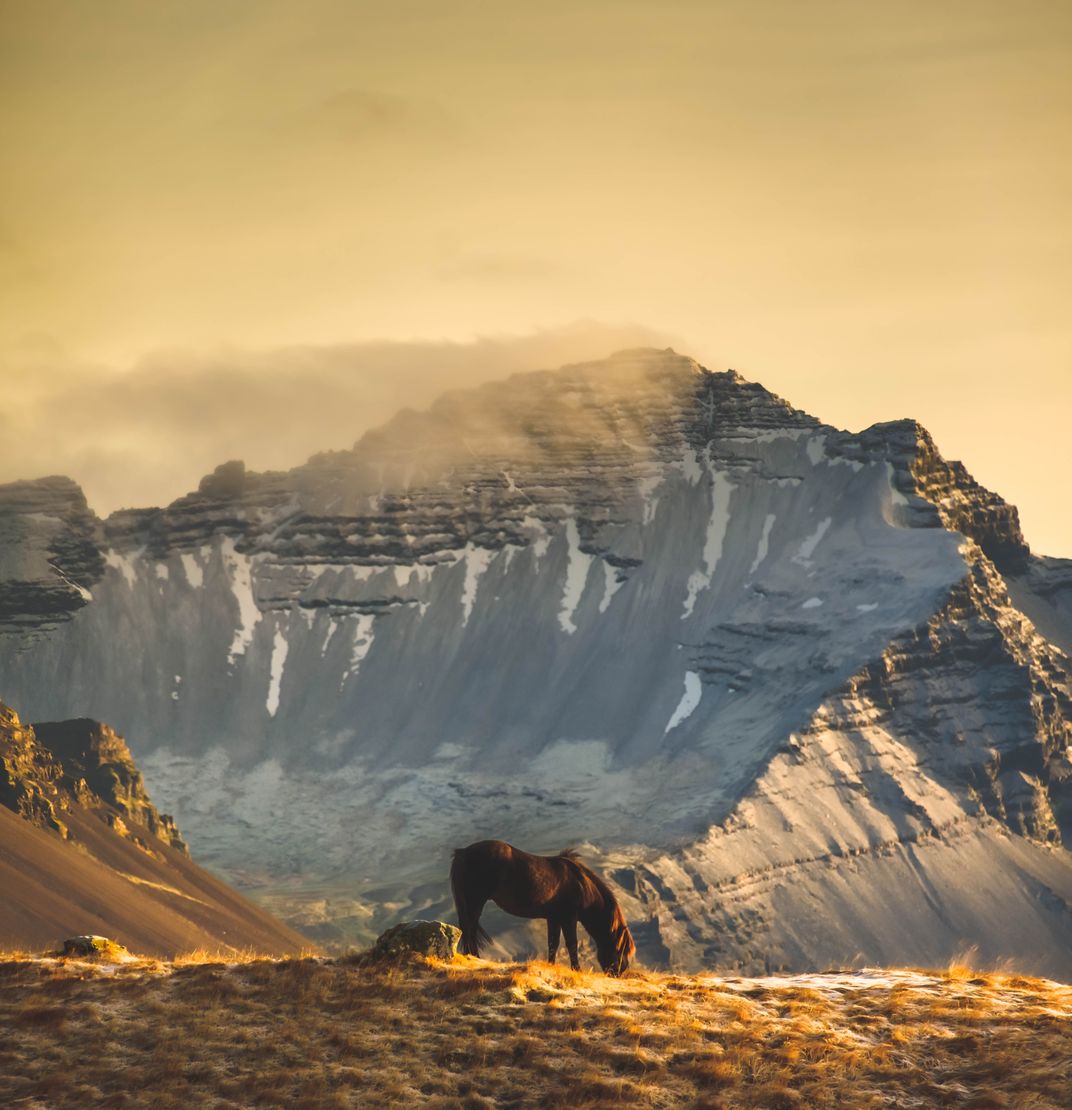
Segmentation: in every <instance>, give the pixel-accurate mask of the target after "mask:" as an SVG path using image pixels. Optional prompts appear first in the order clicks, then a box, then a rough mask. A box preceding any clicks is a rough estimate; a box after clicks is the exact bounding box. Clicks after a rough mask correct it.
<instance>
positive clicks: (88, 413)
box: [0, 0, 1072, 556]
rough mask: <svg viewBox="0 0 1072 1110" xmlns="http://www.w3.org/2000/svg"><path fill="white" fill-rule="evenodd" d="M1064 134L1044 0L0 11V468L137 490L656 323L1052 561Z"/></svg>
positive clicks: (133, 494)
mask: <svg viewBox="0 0 1072 1110" xmlns="http://www.w3.org/2000/svg"><path fill="white" fill-rule="evenodd" d="M1070 119H1072V3H1069V2H1068V0H1018V2H1017V3H1009V2H1008V0H1002V2H1000V3H997V2H991V0H926V2H915V0H891V2H888V3H879V2H873V3H872V2H870V0H706V2H675V0H662V2H655V0H650V2H645V3H634V2H629V0H615V2H605V3H604V2H592V0H571V2H570V3H563V2H559V0H543V2H541V3H522V2H514V0H498V2H491V0H486V2H479V3H478V2H465V0H392V2H390V3H388V2H383V3H362V2H360V0H345V2H344V0H302V2H298V0H288V2H285V3H284V2H279V0H138V2H123V0H67V2H65V3H57V2H53V0H15V2H11V0H0V163H2V164H0V180H2V185H0V203H2V209H0V305H2V309H0V374H2V375H3V385H4V397H5V402H4V404H3V405H2V406H0V480H2V479H8V478H14V477H30V476H34V475H36V474H39V473H42V472H54V471H67V472H69V473H71V475H72V476H73V477H75V478H76V479H78V480H80V481H82V482H83V484H84V485H85V486H86V488H87V491H88V492H89V494H90V498H91V501H92V503H93V504H94V506H95V507H96V508H97V509H98V510H101V511H103V510H108V509H110V508H114V507H116V506H117V505H118V504H129V503H132V502H133V503H139V502H145V501H147V500H148V501H159V500H162V499H166V498H170V497H173V496H175V495H177V494H178V493H180V492H182V491H183V490H185V489H187V488H190V487H191V486H193V485H194V484H195V483H196V480H197V477H198V476H199V475H200V474H201V473H203V472H204V471H205V470H207V469H209V468H210V467H211V465H212V464H213V463H214V462H215V461H219V459H220V458H222V457H225V456H242V457H245V458H246V460H247V462H248V463H249V464H250V465H252V466H268V465H271V466H282V465H290V464H293V463H297V462H300V461H302V460H303V458H304V456H305V455H307V454H309V453H310V452H311V451H313V450H316V449H318V448H329V447H343V446H348V445H349V444H350V443H351V442H352V441H353V440H354V439H355V438H357V436H358V434H360V432H361V431H362V430H364V428H366V427H367V426H369V425H370V424H371V423H376V422H378V421H379V420H382V419H383V418H384V417H385V416H386V415H388V414H389V412H390V410H391V408H392V407H393V406H394V405H395V404H398V403H403V402H404V403H410V404H412V403H414V402H415V401H417V402H419V401H420V400H422V399H424V398H427V399H430V397H431V394H433V393H434V392H436V391H437V390H438V389H439V388H441V387H448V386H452V385H457V384H468V383H469V382H471V381H477V380H484V379H486V378H487V377H491V376H497V370H496V369H495V367H494V366H493V365H492V364H493V362H494V360H495V358H499V359H500V361H501V363H502V366H503V369H504V370H513V369H518V368H524V367H526V366H528V365H530V364H531V365H533V368H536V366H539V365H543V363H541V362H539V361H535V360H537V359H542V358H546V359H550V358H551V357H552V356H553V357H554V358H556V359H559V361H566V360H567V359H569V358H571V357H589V356H593V355H595V354H598V353H600V345H601V344H602V343H603V342H604V341H606V342H607V348H606V352H605V353H610V350H611V348H612V346H613V345H614V342H616V341H617V339H618V338H620V337H621V336H626V337H629V336H632V335H634V334H638V335H639V334H642V333H643V330H644V329H651V332H652V334H654V335H657V336H658V337H660V338H661V337H662V336H667V335H668V336H672V337H673V338H674V343H675V346H677V347H678V349H680V350H682V351H684V352H685V353H688V354H692V355H694V356H695V357H698V358H700V360H701V361H703V362H705V363H706V364H707V365H709V366H711V367H712V368H723V367H726V366H733V367H735V368H736V369H738V370H739V371H740V372H741V373H743V374H744V375H745V376H746V377H749V378H752V379H755V380H758V381H761V382H763V383H764V384H765V385H767V386H768V387H769V388H771V389H773V390H775V391H776V392H778V393H780V394H782V395H783V396H785V397H786V398H787V399H789V400H791V401H792V402H793V403H794V404H796V405H798V406H799V407H801V408H804V409H806V410H808V411H809V412H811V413H813V414H814V415H816V416H818V417H820V418H821V419H823V420H826V421H829V422H831V423H834V424H837V425H839V426H841V427H848V428H853V429H857V428H861V427H864V426H866V425H867V424H870V423H872V422H874V421H876V420H885V419H893V418H897V417H901V416H909V415H910V416H915V417H916V418H917V419H919V420H920V421H921V422H922V423H924V424H925V425H926V426H927V427H928V428H929V429H930V430H931V432H932V433H933V435H934V436H935V438H936V440H937V442H938V445H939V448H940V449H941V450H942V452H943V453H944V454H946V455H947V456H948V457H959V458H962V459H963V461H964V462H965V463H966V465H967V466H968V467H969V469H970V470H971V471H972V472H973V473H974V474H975V476H976V477H977V478H978V479H979V480H980V481H982V482H983V483H984V484H987V485H989V486H991V487H992V488H994V489H996V490H997V491H998V492H1000V493H1001V494H1002V495H1003V496H1005V497H1007V498H1008V499H1009V500H1012V501H1013V502H1014V503H1016V504H1017V505H1019V507H1020V509H1021V512H1022V516H1023V520H1024V525H1025V531H1026V534H1027V538H1028V540H1029V542H1030V543H1031V544H1032V546H1033V547H1034V548H1035V550H1037V551H1041V552H1043V553H1052V554H1062V555H1068V556H1072V515H1070V514H1069V512H1068V507H1069V496H1068V493H1067V488H1068V481H1069V458H1070V450H1069V446H1068V441H1069V422H1070V418H1072V313H1070V312H1069V307H1068V303H1069V291H1070V285H1072V282H1070V277H1072V227H1070V222H1069V215H1070V208H1072V200H1070V198H1072V172H1070V170H1072V143H1070V141H1069V139H1070V126H1069V125H1070ZM579 320H588V321H591V320H596V321H602V322H604V323H603V325H602V326H595V325H593V326H587V325H577V324H576V323H575V322H576V321H579ZM568 325H571V326H568ZM563 329H565V330H563ZM510 336H518V337H522V338H520V339H517V340H516V341H512V340H510V339H509V338H508V337H510ZM480 337H493V338H492V339H490V340H488V339H484V340H483V341H481V340H480ZM382 340H392V341H395V342H394V343H393V344H389V345H387V346H384V345H383V344H382V343H379V342H373V341H382ZM469 344H472V346H471V348H470V347H469V346H468V345H469ZM618 345H621V344H618ZM374 356H375V357H374ZM469 356H471V359H469ZM559 356H561V357H560V358H559ZM377 358H378V359H379V362H377ZM547 364H550V363H547ZM379 366H385V367H386V369H382V370H381V369H378V367H379ZM318 389H320V390H324V391H325V394H324V395H325V397H326V402H327V403H326V404H325V405H324V406H322V407H321V408H320V409H319V410H318V408H317V406H316V405H315V404H314V403H313V399H312V397H313V395H314V394H315V392H316V390H318ZM296 413H297V414H298V415H297V416H295V415H294V414H296ZM288 422H289V424H290V425H291V426H288V427H285V426H286V425H288Z"/></svg>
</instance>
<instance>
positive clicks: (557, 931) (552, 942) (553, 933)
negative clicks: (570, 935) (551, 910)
mask: <svg viewBox="0 0 1072 1110" xmlns="http://www.w3.org/2000/svg"><path fill="white" fill-rule="evenodd" d="M561 936H562V926H561V925H560V924H559V922H558V921H556V920H555V919H554V918H553V917H549V918H548V919H547V962H548V963H549V964H553V963H554V962H555V957H556V956H557V955H558V942H559V939H560V937H561Z"/></svg>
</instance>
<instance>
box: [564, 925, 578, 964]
mask: <svg viewBox="0 0 1072 1110" xmlns="http://www.w3.org/2000/svg"><path fill="white" fill-rule="evenodd" d="M562 935H563V936H564V937H565V938H566V951H567V952H568V953H569V965H570V967H572V968H573V970H574V971H580V970H581V961H580V960H579V959H578V958H577V918H575V917H574V918H571V919H569V920H567V921H563V922H562Z"/></svg>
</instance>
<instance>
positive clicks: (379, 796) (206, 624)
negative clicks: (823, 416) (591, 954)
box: [0, 349, 1072, 978]
mask: <svg viewBox="0 0 1072 1110" xmlns="http://www.w3.org/2000/svg"><path fill="white" fill-rule="evenodd" d="M891 415H898V416H899V415H900V414H891ZM328 446H331V445H328V444H325V447H328ZM0 538H2V539H3V541H4V542H3V543H0V626H2V634H0V674H2V675H3V678H4V682H5V684H6V689H7V690H8V691H9V692H8V695H7V696H10V697H12V698H14V699H16V703H17V704H18V705H19V706H20V707H22V708H24V709H25V711H26V712H27V713H28V714H29V715H30V716H31V717H32V718H35V719H55V718H63V717H70V716H73V715H75V714H79V715H81V714H90V715H92V716H93V717H96V718H98V719H102V720H108V721H111V722H113V723H114V724H115V725H116V727H117V728H119V729H120V731H122V732H124V734H125V735H128V736H129V737H131V740H132V743H134V744H135V745H136V749H137V750H136V753H135V754H136V756H137V760H138V764H139V766H140V767H141V768H142V770H143V771H144V773H145V775H146V778H147V780H148V782H149V783H150V785H151V787H152V791H153V794H154V796H155V797H157V798H159V799H161V801H162V802H163V803H164V804H165V808H167V809H168V810H169V811H170V812H172V813H174V814H175V815H176V817H177V818H178V820H179V822H180V824H181V826H182V828H183V830H184V834H185V835H186V836H187V837H188V838H189V840H190V843H191V845H192V846H193V848H194V851H195V854H196V856H197V858H198V859H199V860H202V861H203V862H205V863H206V864H207V865H209V866H211V867H213V868H214V869H217V870H218V871H219V872H220V873H221V874H223V875H225V876H230V877H233V878H235V879H236V881H241V883H242V885H243V889H247V890H250V891H252V892H253V893H254V895H255V897H256V898H257V899H258V901H260V902H261V904H263V905H265V906H267V907H269V908H270V909H272V910H273V912H276V913H277V914H279V915H280V916H283V917H285V918H286V919H287V920H288V921H289V922H290V923H291V924H293V925H295V926H297V927H299V928H301V929H302V930H303V931H305V932H307V933H308V934H309V935H311V936H315V937H317V938H318V939H320V940H323V941H324V942H325V943H332V944H336V945H339V946H341V947H344V946H345V945H346V944H347V943H355V942H357V943H366V942H368V941H370V940H371V939H372V938H373V937H374V936H375V935H376V934H377V933H378V932H380V931H381V930H382V929H384V928H385V927H386V926H388V925H389V924H391V923H393V922H394V921H396V920H398V919H400V918H403V917H414V916H429V915H430V916H443V915H444V914H445V913H447V912H449V899H448V896H447V889H446V874H447V866H448V862H449V856H450V851H451V849H452V848H454V847H456V846H459V845H464V844H466V843H470V842H472V841H474V840H478V839H481V838H484V837H506V838H508V839H510V840H511V841H513V842H514V843H516V844H518V846H520V847H523V848H525V849H527V850H531V851H536V852H554V851H559V850H561V849H562V848H565V847H577V848H579V849H580V850H581V851H582V852H583V854H584V855H585V856H586V858H588V859H589V860H590V861H591V862H592V863H593V864H594V865H596V866H597V867H598V868H600V869H601V870H602V871H603V872H604V873H605V874H607V875H608V876H609V877H610V878H611V879H612V880H613V881H614V883H615V884H616V888H617V889H618V890H619V891H620V892H621V896H622V899H623V902H624V903H625V908H626V912H627V915H628V917H629V920H630V922H631V924H632V925H633V927H634V933H635V936H636V940H637V944H638V946H639V949H640V953H641V956H642V958H643V959H644V960H645V961H646V962H647V963H648V965H649V966H662V967H674V968H678V969H689V968H693V969H699V968H706V967H712V966H718V967H721V968H732V969H736V970H738V971H741V972H742V973H758V972H762V971H763V970H764V969H775V970H777V969H794V970H808V969H813V970H814V969H819V968H823V967H826V966H831V965H837V966H840V965H842V964H844V963H846V962H849V961H851V960H853V959H854V958H855V957H856V956H857V955H858V954H863V956H864V957H865V958H866V959H867V960H868V961H869V962H873V963H875V964H881V965H902V964H915V963H926V964H930V965H934V966H941V965H942V964H943V963H945V962H947V961H948V960H949V959H950V958H951V957H952V956H953V955H954V954H955V953H956V952H958V951H960V950H962V949H963V948H965V947H966V946H968V945H976V946H977V947H978V949H979V952H980V954H981V958H983V959H984V960H987V961H998V960H1002V959H1006V958H1007V959H1011V960H1014V961H1015V963H1016V966H1017V967H1018V968H1019V969H1020V970H1023V971H1025V972H1031V973H1035V974H1043V975H1050V976H1054V977H1059V978H1072V944H1070V941H1069V937H1070V936H1072V853H1070V852H1069V851H1068V849H1067V847H1066V842H1067V840H1068V837H1069V836H1070V835H1072V758H1070V752H1072V723H1070V722H1072V663H1070V662H1069V658H1068V656H1067V655H1066V654H1065V647H1067V646H1068V644H1069V643H1072V626H1070V625H1069V624H1068V620H1069V613H1070V612H1072V609H1070V598H1072V592H1070V584H1072V572H1070V567H1072V564H1070V563H1069V561H1068V560H1060V559H1038V558H1036V557H1035V556H1033V555H1032V553H1031V551H1030V548H1029V546H1028V544H1027V542H1026V540H1025V538H1024V536H1023V534H1022V532H1021V530H1020V526H1019V522H1018V516H1017V512H1016V509H1015V507H1014V506H1012V505H1009V504H1008V503H1007V502H1005V501H1004V500H1003V499H1002V498H1001V497H1000V496H999V495H998V494H996V493H994V492H992V491H989V490H987V489H984V488H983V487H982V486H980V485H979V483H978V482H976V481H975V480H974V479H973V478H972V476H971V475H970V474H969V473H968V471H967V470H966V469H965V468H964V467H963V466H962V465H961V464H959V463H957V462H954V461H950V460H946V459H944V458H943V457H942V455H941V453H940V451H939V450H938V447H937V446H936V444H935V443H934V442H933V440H932V439H931V437H930V436H929V434H928V433H927V431H926V430H925V429H924V428H922V427H921V426H920V425H919V424H917V423H916V422H915V421H913V420H908V419H898V420H893V421H890V422H887V423H881V424H876V425H874V426H873V427H871V428H867V429H864V430H863V431H859V432H851V431H843V430H839V429H836V428H833V427H831V426H829V425H827V424H823V423H822V422H821V421H820V420H819V419H817V418H816V417H814V416H812V415H809V414H808V413H805V412H802V411H801V410H799V409H796V408H794V407H793V406H792V405H791V404H789V403H788V402H786V401H784V400H782V399H781V398H779V397H776V396H775V395H773V394H772V393H770V392H769V391H768V390H766V389H764V388H763V386H762V385H760V384H758V383H756V382H750V381H747V380H745V379H744V378H743V377H741V376H740V375H739V374H737V373H735V372H734V371H731V370H727V371H718V372H715V371H710V370H708V369H706V368H704V367H702V366H700V365H699V364H697V363H696V362H695V361H694V360H692V359H689V358H687V357H685V356H682V355H679V354H677V353H675V352H673V351H669V350H651V349H641V350H632V351H624V352H619V353H618V354H617V355H614V356H613V357H611V358H608V359H605V360H602V361H599V362H593V363H586V364H582V365H577V366H569V367H564V368H562V369H560V370H556V371H548V372H545V373H535V374H521V375H515V376H514V377H511V378H508V379H505V380H503V381H499V382H495V383H492V384H490V385H486V386H483V387H481V388H480V389H475V390H467V391H461V392H457V393H452V394H447V395H445V396H443V397H441V398H440V399H439V400H437V401H436V402H435V403H434V404H432V405H431V406H430V407H429V408H428V409H427V410H426V411H423V412H414V411H410V410H407V411H404V412H402V413H399V414H398V416H397V417H396V418H394V419H393V420H391V421H390V422H388V423H387V424H386V425H385V426H383V427H382V428H380V429H378V430H376V431H374V432H370V433H369V434H367V435H365V436H364V437H363V438H362V439H361V440H360V441H359V442H358V443H356V444H355V445H354V446H353V447H352V448H350V449H348V450H340V451H326V452H325V453H323V454H320V455H317V456H315V457H314V458H312V459H311V460H309V462H308V463H306V464H305V465H303V466H299V467H296V468H294V469H293V470H290V471H287V472H273V473H266V474H256V473H251V472H250V471H247V470H246V468H245V467H244V466H243V464H242V463H241V462H237V461H232V462H229V463H224V464H223V465H221V466H220V467H218V468H217V470H216V471H215V472H214V473H212V474H210V475H208V476H207V477H206V478H205V479H204V480H203V481H202V482H201V484H200V487H199V489H197V490H196V491H194V492H192V493H190V494H189V495H188V496H185V497H183V498H180V499H179V500H177V501H176V502H174V503H173V504H171V505H169V506H165V507H161V508H146V509H136V510H135V509H131V510H125V511H122V512H118V513H115V514H113V515H112V516H111V517H109V518H108V519H107V520H103V521H102V520H98V519H97V518H96V517H95V516H94V515H93V514H92V512H91V511H90V510H89V508H88V507H87V505H86V503H85V498H84V497H83V496H82V494H81V491H80V490H79V489H78V487H77V486H76V485H75V484H74V483H73V482H71V481H70V480H67V479H63V478H57V477H54V478H47V479H42V480H40V481H38V482H22V483H15V484H13V485H9V486H6V487H0ZM495 934H496V936H497V937H498V938H499V940H500V942H501V943H502V944H503V945H504V947H505V950H506V951H507V952H508V953H510V954H512V955H514V956H520V955H524V954H526V953H527V952H528V951H529V943H530V942H529V939H528V937H527V935H526V934H524V932H523V931H519V930H506V929H505V928H504V927H503V926H502V924H499V925H497V926H496V929H495Z"/></svg>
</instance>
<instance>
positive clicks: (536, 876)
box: [450, 840, 636, 975]
mask: <svg viewBox="0 0 1072 1110" xmlns="http://www.w3.org/2000/svg"><path fill="white" fill-rule="evenodd" d="M450 889H451V891H452V892H453V894H454V906H455V909H457V911H458V924H459V925H460V926H461V929H462V944H461V949H462V953H463V954H464V955H466V956H479V955H480V944H481V941H486V940H488V941H489V940H490V938H489V937H488V934H487V933H485V932H484V930H483V929H481V928H480V925H479V921H480V914H481V912H482V911H483V909H484V905H485V903H486V902H487V901H488V900H489V899H490V900H491V901H492V902H494V903H495V904H496V905H497V906H499V907H501V908H502V909H504V910H506V912H507V913H512V914H513V915H514V916H515V917H544V918H546V919H547V959H548V960H549V961H550V962H551V963H554V962H555V956H556V955H557V954H558V942H559V938H560V936H564V937H565V939H566V949H567V951H568V952H569V958H570V966H571V967H572V968H573V970H574V971H579V970H580V967H581V965H580V963H579V962H578V960H577V922H578V921H579V922H580V923H581V924H582V925H583V926H584V927H585V930H586V931H587V932H588V935H589V936H590V937H591V938H592V940H593V941H594V942H595V946H596V954H597V956H598V959H599V966H600V967H602V968H603V970H604V971H605V972H606V973H607V974H608V975H621V974H622V972H623V971H625V969H626V968H627V967H628V966H629V960H630V957H632V955H633V953H634V952H635V951H636V945H635V944H634V943H633V937H632V935H631V934H630V932H629V926H628V925H627V924H626V923H625V918H624V917H623V916H622V910H621V907H620V906H619V905H618V899H617V898H615V897H614V895H613V893H612V892H611V889H610V887H609V886H607V884H606V883H605V882H604V881H603V880H602V879H601V878H600V877H599V876H598V875H597V874H596V873H595V872H594V871H593V870H592V869H591V868H590V867H586V866H585V865H584V864H583V863H581V861H580V859H578V857H577V853H576V852H562V853H560V854H559V855H557V856H533V855H530V854H529V853H528V852H522V851H521V850H520V849H519V848H513V847H511V846H510V845H509V844H507V843H506V842H505V841H502V840H481V841H479V842H478V843H476V844H470V845H469V847H468V848H456V849H455V850H454V859H453V861H452V862H451V865H450Z"/></svg>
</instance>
